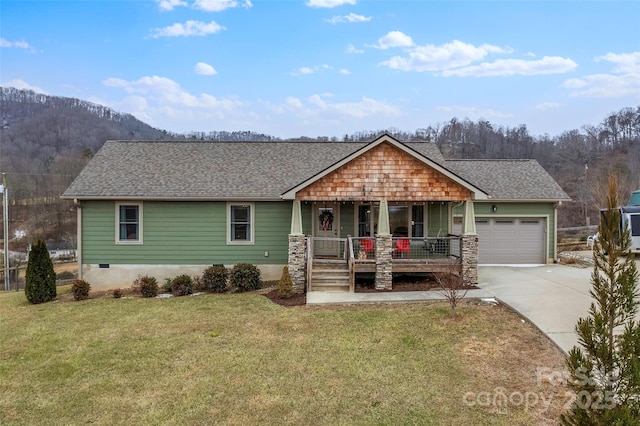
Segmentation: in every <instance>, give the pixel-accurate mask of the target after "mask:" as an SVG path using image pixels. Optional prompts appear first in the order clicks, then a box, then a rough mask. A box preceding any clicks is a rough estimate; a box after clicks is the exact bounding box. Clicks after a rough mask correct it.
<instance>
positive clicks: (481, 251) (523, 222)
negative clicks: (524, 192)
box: [454, 217, 546, 265]
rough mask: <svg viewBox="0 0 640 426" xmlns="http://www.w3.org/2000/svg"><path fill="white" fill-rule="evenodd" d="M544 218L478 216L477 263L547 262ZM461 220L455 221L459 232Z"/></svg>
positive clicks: (455, 228)
mask: <svg viewBox="0 0 640 426" xmlns="http://www.w3.org/2000/svg"><path fill="white" fill-rule="evenodd" d="M545 223H546V222H545V219H544V218H541V217H540V218H538V217H477V218H476V232H477V233H478V263H480V264H500V265H502V264H543V263H545V259H546V255H545V249H544V248H545V241H546V232H545V231H546V226H545ZM461 229H462V219H461V218H456V220H455V221H454V232H455V233H460V232H461Z"/></svg>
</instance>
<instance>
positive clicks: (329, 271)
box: [310, 260, 349, 292]
mask: <svg viewBox="0 0 640 426" xmlns="http://www.w3.org/2000/svg"><path fill="white" fill-rule="evenodd" d="M310 290H311V291H332V292H348V291H349V266H348V265H347V263H346V262H339V263H334V262H331V263H329V262H322V261H320V260H315V261H314V263H313V270H312V273H311V286H310Z"/></svg>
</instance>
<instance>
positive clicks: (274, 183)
mask: <svg viewBox="0 0 640 426" xmlns="http://www.w3.org/2000/svg"><path fill="white" fill-rule="evenodd" d="M367 144H368V142H153V141H108V142H106V143H105V144H104V146H103V147H102V149H101V150H100V151H98V153H97V154H96V155H95V157H94V158H93V159H92V160H91V161H90V162H89V164H88V165H87V166H86V167H85V168H84V170H83V171H82V172H81V173H80V175H79V176H78V177H77V178H76V179H75V180H74V181H73V183H72V184H71V185H70V186H69V188H67V190H66V191H65V192H64V194H63V197H64V198H83V199H91V198H96V199H99V198H108V199H125V198H161V199H169V198H182V199H185V198H186V199H199V198H202V199H245V200H259V199H278V198H279V197H280V195H281V194H283V193H284V192H285V191H287V190H289V189H290V188H292V187H294V186H296V185H298V184H300V183H301V182H303V181H305V180H307V179H309V178H310V177H312V176H314V175H316V174H318V173H320V172H322V171H323V170H325V169H326V168H328V167H330V166H332V165H333V164H335V163H337V162H338V161H340V160H342V159H343V158H345V157H347V156H348V155H350V154H352V153H353V152H355V151H357V150H358V149H360V148H362V147H364V146H366V145H367ZM405 145H406V146H408V147H409V148H411V149H413V150H415V151H417V152H418V153H420V154H422V155H423V156H425V157H427V158H429V159H430V160H432V161H434V162H436V163H438V164H439V165H442V166H444V167H446V168H448V169H450V170H451V171H453V172H454V173H456V174H458V175H459V176H461V177H463V178H464V179H466V180H468V181H469V182H471V183H473V184H476V185H477V186H478V187H480V188H481V189H484V190H485V191H488V192H489V193H490V194H491V195H492V196H494V197H495V196H496V195H499V194H500V195H502V194H507V195H508V196H509V197H510V196H511V194H516V193H519V194H520V196H525V197H526V196H528V195H537V194H533V192H534V189H535V190H539V192H541V193H542V192H544V193H545V194H546V193H548V194H550V195H554V194H555V195H556V197H555V198H567V197H566V194H564V192H563V191H562V190H561V189H560V192H562V195H561V196H558V194H559V192H558V189H559V187H558V186H557V184H556V183H555V182H554V181H553V179H552V178H551V177H550V176H549V175H548V174H547V173H546V172H545V171H544V170H543V169H542V168H541V167H540V166H539V165H537V162H535V161H534V162H533V164H534V165H537V167H538V168H537V169H536V168H535V167H533V166H531V164H529V163H526V162H524V163H523V162H520V163H513V164H512V166H510V167H508V168H504V169H505V170H507V171H508V173H509V174H512V176H511V177H508V176H505V179H504V184H502V185H493V184H492V180H491V179H489V177H490V176H491V172H492V170H491V169H487V167H485V166H487V165H488V164H490V162H487V164H485V165H484V166H482V167H480V168H479V170H478V171H475V172H474V171H473V170H472V169H473V168H472V167H471V168H470V167H468V165H465V164H466V163H464V162H458V161H456V162H447V161H445V159H444V157H443V156H442V154H441V152H440V151H439V150H438V148H437V146H436V145H435V144H433V143H419V142H412V143H405ZM469 163H473V162H469ZM450 164H451V165H452V166H455V167H451V166H450ZM503 164H506V163H503ZM522 167H524V168H525V169H523V170H521V168H522ZM470 169H471V170H470ZM485 169H486V172H485V171H484V170H485ZM532 172H533V173H534V174H535V175H534V176H530V177H529V178H530V179H534V178H535V179H534V180H533V181H532V186H534V188H533V189H529V190H527V191H524V190H521V189H520V185H518V186H516V187H514V188H511V187H509V185H508V184H509V182H520V181H521V179H514V176H520V175H524V176H525V177H526V176H527V175H530V174H531V173H532ZM476 182H477V183H476ZM540 182H546V185H549V186H550V187H551V188H552V189H551V190H549V189H545V188H540V185H539V184H538V183H540ZM492 185H493V186H492ZM492 189H493V190H496V191H497V193H496V194H494V193H493V191H492ZM497 198H503V197H497ZM533 198H536V199H539V198H541V197H537V196H536V197H533ZM542 198H548V197H542ZM551 198H554V197H551Z"/></svg>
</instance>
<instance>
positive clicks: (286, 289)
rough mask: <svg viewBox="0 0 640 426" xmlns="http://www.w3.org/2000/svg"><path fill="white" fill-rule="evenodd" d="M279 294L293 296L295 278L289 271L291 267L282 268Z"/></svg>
mask: <svg viewBox="0 0 640 426" xmlns="http://www.w3.org/2000/svg"><path fill="white" fill-rule="evenodd" d="M278 296H280V297H282V298H284V299H288V298H290V297H291V296H293V280H292V279H291V274H290V273H289V267H288V266H285V267H284V268H282V277H280V281H278Z"/></svg>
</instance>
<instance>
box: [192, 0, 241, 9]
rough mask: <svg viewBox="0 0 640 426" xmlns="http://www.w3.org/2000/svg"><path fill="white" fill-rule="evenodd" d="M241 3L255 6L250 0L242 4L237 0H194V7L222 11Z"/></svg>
mask: <svg viewBox="0 0 640 426" xmlns="http://www.w3.org/2000/svg"><path fill="white" fill-rule="evenodd" d="M239 5H241V6H242V7H246V8H249V7H252V6H253V4H252V3H251V1H249V0H247V1H244V2H242V3H241V4H238V2H237V1H235V0H195V1H194V2H193V8H194V9H198V10H203V11H205V12H222V11H223V10H226V9H232V8H234V7H238V6H239Z"/></svg>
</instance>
